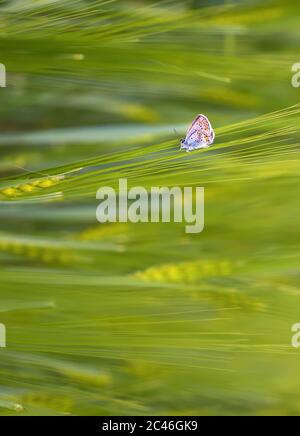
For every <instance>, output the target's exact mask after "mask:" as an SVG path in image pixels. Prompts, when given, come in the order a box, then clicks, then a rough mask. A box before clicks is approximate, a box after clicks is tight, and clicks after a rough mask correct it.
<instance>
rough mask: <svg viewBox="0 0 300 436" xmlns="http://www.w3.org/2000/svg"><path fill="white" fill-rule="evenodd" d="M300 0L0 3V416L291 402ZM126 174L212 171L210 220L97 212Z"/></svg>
mask: <svg viewBox="0 0 300 436" xmlns="http://www.w3.org/2000/svg"><path fill="white" fill-rule="evenodd" d="M299 13H300V5H299V2H297V1H292V0H285V1H283V0H277V1H276V0H274V1H271V0H270V1H267V0H263V1H262V0H260V1H258V0H257V1H254V0H248V1H246V0H245V1H230V0H229V1H222V0H219V1H217V0H214V1H213V0H199V1H196V0H194V1H178V2H177V1H174V0H173V1H154V0H152V1H140V0H139V1H127V0H125V1H124V0H122V1H119V0H115V1H114V0H108V1H81V0H60V1H55V0H54V1H50V0H36V1H34V0H19V1H18V0H14V1H13V0H12V1H9V0H7V1H1V2H0V54H1V55H0V62H2V63H3V64H5V65H6V68H7V87H6V88H2V89H0V98H1V105H0V120H1V121H0V156H1V159H0V219H1V229H0V261H1V266H0V279H1V290H0V293H1V304H0V322H1V323H4V324H5V325H6V328H7V348H5V349H0V413H1V414H3V415H20V416H22V415H68V414H81V415H82V414H84V415H107V414H108V415H113V414H116V415H119V414H122V415H151V414H152V415H156V414H157V415H160V414H162V415H163V414H167V415H170V414H174V415H186V414H187V415H192V414H194V415H219V414H221V415H263V414H268V415H298V414H299V413H300V399H299V389H300V382H299V377H298V372H299V358H300V356H299V350H297V349H293V348H292V346H291V336H292V333H291V327H292V325H293V324H294V323H297V322H300V310H299V292H300V290H299V257H300V255H299V242H300V238H299V225H298V214H299V193H300V191H299V169H300V156H299V144H300V123H299V122H300V106H299V105H298V102H299V98H300V90H299V89H297V88H293V87H292V84H291V79H292V72H291V68H292V65H293V64H295V63H298V62H300V54H299V43H300V30H299ZM198 113H205V114H206V115H207V116H208V117H209V119H210V120H211V122H212V124H213V126H214V127H215V130H216V142H215V145H214V147H212V148H210V149H209V150H204V151H198V152H195V153H192V154H187V153H183V152H181V151H180V150H179V142H180V138H181V136H183V135H184V133H185V131H186V128H187V126H188V125H189V124H190V123H191V121H192V119H193V118H194V117H195V116H196V114H198ZM121 177H126V178H127V179H128V182H129V185H131V186H136V185H142V186H145V187H147V188H150V187H151V186H170V187H171V186H204V187H205V189H206V227H205V231H204V232H203V233H202V234H199V235H187V234H186V233H185V231H184V225H181V224H128V225H126V224H118V223H117V224H107V225H106V224H105V225H100V224H97V222H96V216H95V213H96V207H97V204H98V202H97V200H96V192H97V189H98V188H99V187H101V186H103V185H109V186H117V184H118V179H119V178H121Z"/></svg>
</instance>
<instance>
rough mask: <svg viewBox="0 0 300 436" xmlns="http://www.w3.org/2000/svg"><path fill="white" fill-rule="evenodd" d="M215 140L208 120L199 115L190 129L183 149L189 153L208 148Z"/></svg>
mask: <svg viewBox="0 0 300 436" xmlns="http://www.w3.org/2000/svg"><path fill="white" fill-rule="evenodd" d="M214 139H215V133H214V131H213V128H212V126H211V124H210V122H209V120H208V118H207V117H206V116H205V115H202V114H199V115H198V116H197V117H196V118H195V119H194V121H193V122H192V124H191V126H190V127H189V129H188V131H187V135H186V138H185V140H184V141H183V142H182V148H185V149H187V150H188V151H191V150H196V149H199V148H206V147H209V146H210V145H211V144H213V142H214Z"/></svg>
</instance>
